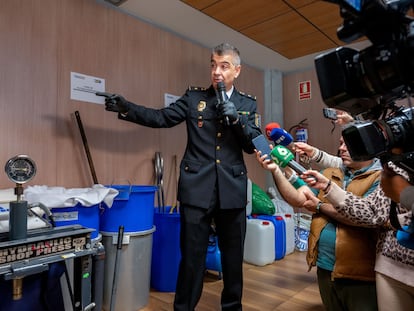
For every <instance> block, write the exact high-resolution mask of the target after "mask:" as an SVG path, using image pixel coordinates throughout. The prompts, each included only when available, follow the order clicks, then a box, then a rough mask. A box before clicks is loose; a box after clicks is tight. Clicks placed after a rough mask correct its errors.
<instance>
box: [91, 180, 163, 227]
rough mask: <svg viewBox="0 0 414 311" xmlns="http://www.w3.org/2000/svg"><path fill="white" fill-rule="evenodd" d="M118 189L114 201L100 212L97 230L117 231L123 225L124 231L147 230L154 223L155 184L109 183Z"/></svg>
mask: <svg viewBox="0 0 414 311" xmlns="http://www.w3.org/2000/svg"><path fill="white" fill-rule="evenodd" d="M108 187H111V188H114V189H116V190H118V191H119V194H118V195H117V196H116V197H115V200H114V203H113V204H112V206H111V207H110V208H109V207H108V206H105V209H104V210H103V211H102V212H101V214H100V221H99V230H100V231H102V232H118V229H119V226H121V225H123V226H124V231H125V232H138V231H144V230H149V229H151V228H152V227H153V225H154V197H155V191H156V190H157V187H156V186H133V185H111V186H108Z"/></svg>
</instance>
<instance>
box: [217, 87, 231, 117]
mask: <svg viewBox="0 0 414 311" xmlns="http://www.w3.org/2000/svg"><path fill="white" fill-rule="evenodd" d="M226 99H227V94H226V86H225V85H224V82H223V81H220V82H218V83H217V100H218V104H219V105H223V104H224V102H225V101H226ZM224 121H225V123H226V125H230V120H229V117H228V116H225V119H224Z"/></svg>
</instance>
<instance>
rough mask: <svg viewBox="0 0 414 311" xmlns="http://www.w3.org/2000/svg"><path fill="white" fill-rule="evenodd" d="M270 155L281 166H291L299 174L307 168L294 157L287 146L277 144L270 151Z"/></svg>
mask: <svg viewBox="0 0 414 311" xmlns="http://www.w3.org/2000/svg"><path fill="white" fill-rule="evenodd" d="M270 156H271V158H272V160H273V161H274V162H275V163H276V164H277V165H279V166H280V167H286V166H289V167H290V168H291V169H293V170H294V171H295V172H296V173H297V174H298V175H302V174H303V173H304V172H305V171H306V168H304V167H303V166H302V165H300V164H299V163H298V162H296V161H295V160H294V159H293V158H294V155H293V153H292V152H290V150H289V149H288V148H286V147H285V146H282V145H276V146H275V147H274V148H273V149H272V151H271V152H270Z"/></svg>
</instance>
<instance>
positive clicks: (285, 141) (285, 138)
mask: <svg viewBox="0 0 414 311" xmlns="http://www.w3.org/2000/svg"><path fill="white" fill-rule="evenodd" d="M270 140H273V141H274V142H275V144H276V145H282V146H288V145H289V144H290V143H291V142H293V137H292V135H290V134H289V133H288V132H287V131H286V130H284V129H282V128H274V129H273V130H272V131H271V132H270Z"/></svg>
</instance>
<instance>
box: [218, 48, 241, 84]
mask: <svg viewBox="0 0 414 311" xmlns="http://www.w3.org/2000/svg"><path fill="white" fill-rule="evenodd" d="M233 63H234V62H233V55H231V54H227V55H221V56H219V55H217V54H213V55H212V57H211V83H212V84H213V86H214V88H217V83H218V82H220V81H223V82H224V84H225V85H226V90H229V89H230V88H231V86H232V85H233V81H234V79H236V78H237V77H238V76H239V74H240V69H241V66H240V65H237V66H235V65H234V64H233Z"/></svg>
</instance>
